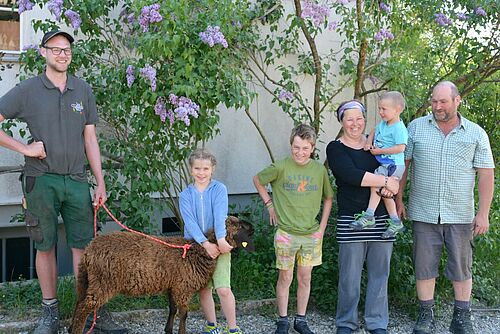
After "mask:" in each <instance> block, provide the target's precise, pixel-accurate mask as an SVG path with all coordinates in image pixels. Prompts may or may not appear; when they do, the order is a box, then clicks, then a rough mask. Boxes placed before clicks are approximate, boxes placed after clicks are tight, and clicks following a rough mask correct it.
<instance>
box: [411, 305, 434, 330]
mask: <svg viewBox="0 0 500 334" xmlns="http://www.w3.org/2000/svg"><path fill="white" fill-rule="evenodd" d="M433 332H434V305H433V306H420V311H419V313H418V318H417V322H416V323H415V327H413V334H431V333H433Z"/></svg>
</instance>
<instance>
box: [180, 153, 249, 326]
mask: <svg viewBox="0 0 500 334" xmlns="http://www.w3.org/2000/svg"><path fill="white" fill-rule="evenodd" d="M216 164H217V161H216V159H215V156H214V155H213V154H211V153H210V152H208V151H207V150H205V149H196V150H194V151H193V152H192V153H191V155H190V156H189V166H190V168H191V175H192V176H193V179H194V183H192V184H190V185H188V187H187V188H186V189H184V190H183V191H182V192H181V194H180V196H179V207H180V211H181V215H182V219H183V220H184V237H185V238H186V239H191V240H194V241H196V242H197V243H199V244H200V245H202V246H203V247H204V248H205V250H206V251H207V253H208V255H210V256H211V257H212V258H214V259H215V258H217V257H218V258H217V266H216V269H215V272H214V275H213V277H212V280H211V281H210V282H209V284H208V286H207V287H205V288H203V289H201V290H200V291H199V293H200V303H201V308H202V310H203V313H204V314H205V318H206V319H207V324H206V325H205V329H204V330H203V334H219V333H223V331H222V329H221V328H220V327H219V326H218V325H217V318H216V314H215V303H214V299H213V296H212V288H215V289H216V291H217V295H218V296H219V299H220V302H221V308H222V312H223V313H224V316H225V317H226V321H227V326H226V328H225V329H224V333H242V332H241V330H240V329H239V327H238V326H237V325H236V303H235V299H234V295H233V292H232V291H231V249H232V247H231V245H229V244H228V242H227V241H226V218H227V212H228V196H227V189H226V186H225V185H224V184H222V183H221V182H219V181H217V180H213V179H212V175H213V172H214V170H215V166H216ZM209 230H214V231H215V236H216V238H217V243H212V242H210V241H208V239H207V237H206V235H207V233H208V231H209Z"/></svg>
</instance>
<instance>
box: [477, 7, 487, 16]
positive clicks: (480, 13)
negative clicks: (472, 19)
mask: <svg viewBox="0 0 500 334" xmlns="http://www.w3.org/2000/svg"><path fill="white" fill-rule="evenodd" d="M474 14H476V15H478V16H486V11H485V10H484V9H483V8H482V7H477V8H476V9H474Z"/></svg>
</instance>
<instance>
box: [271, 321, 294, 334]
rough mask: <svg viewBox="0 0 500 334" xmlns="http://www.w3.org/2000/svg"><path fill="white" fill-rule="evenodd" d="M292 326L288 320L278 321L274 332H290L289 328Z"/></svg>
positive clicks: (276, 333)
mask: <svg viewBox="0 0 500 334" xmlns="http://www.w3.org/2000/svg"><path fill="white" fill-rule="evenodd" d="M289 328H290V323H289V322H288V321H277V322H276V331H275V332H274V334H288V329H289Z"/></svg>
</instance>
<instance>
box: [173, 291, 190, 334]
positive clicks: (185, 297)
mask: <svg viewBox="0 0 500 334" xmlns="http://www.w3.org/2000/svg"><path fill="white" fill-rule="evenodd" d="M193 294H194V291H193V292H189V291H180V290H179V291H172V298H173V299H174V301H175V303H176V305H177V308H178V309H179V314H178V316H179V334H186V319H187V311H188V306H189V301H190V300H191V297H192V296H193Z"/></svg>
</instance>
